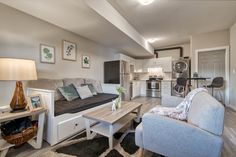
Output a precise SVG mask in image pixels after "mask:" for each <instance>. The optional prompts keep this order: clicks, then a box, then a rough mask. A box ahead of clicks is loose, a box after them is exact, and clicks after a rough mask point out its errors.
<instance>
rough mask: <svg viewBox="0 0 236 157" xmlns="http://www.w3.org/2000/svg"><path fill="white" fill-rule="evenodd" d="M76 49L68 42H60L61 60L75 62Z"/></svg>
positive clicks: (73, 44)
mask: <svg viewBox="0 0 236 157" xmlns="http://www.w3.org/2000/svg"><path fill="white" fill-rule="evenodd" d="M76 55H77V47H76V44H75V43H73V42H70V41H66V40H63V41H62V59H64V60H70V61H76Z"/></svg>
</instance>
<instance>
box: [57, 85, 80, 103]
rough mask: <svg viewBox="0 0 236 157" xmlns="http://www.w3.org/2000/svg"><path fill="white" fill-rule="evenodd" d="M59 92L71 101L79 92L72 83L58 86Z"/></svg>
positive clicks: (77, 96)
mask: <svg viewBox="0 0 236 157" xmlns="http://www.w3.org/2000/svg"><path fill="white" fill-rule="evenodd" d="M58 89H59V91H60V92H61V94H62V95H63V96H64V97H65V98H66V100H67V101H72V100H75V99H77V98H79V94H78V93H77V91H76V88H75V87H74V85H73V84H70V85H68V86H64V87H59V88H58Z"/></svg>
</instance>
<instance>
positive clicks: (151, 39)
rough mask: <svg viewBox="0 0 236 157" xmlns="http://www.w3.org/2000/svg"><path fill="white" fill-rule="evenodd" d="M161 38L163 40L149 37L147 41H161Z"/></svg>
mask: <svg viewBox="0 0 236 157" xmlns="http://www.w3.org/2000/svg"><path fill="white" fill-rule="evenodd" d="M159 40H161V39H160V38H150V39H148V40H147V41H148V42H149V43H155V42H156V41H159Z"/></svg>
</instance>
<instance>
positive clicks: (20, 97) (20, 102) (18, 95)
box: [10, 81, 27, 112]
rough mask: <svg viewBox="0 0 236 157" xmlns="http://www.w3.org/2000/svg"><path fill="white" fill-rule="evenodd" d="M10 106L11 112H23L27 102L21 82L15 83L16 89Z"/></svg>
mask: <svg viewBox="0 0 236 157" xmlns="http://www.w3.org/2000/svg"><path fill="white" fill-rule="evenodd" d="M10 106H11V109H12V112H20V111H25V108H26V106H27V101H26V99H25V95H24V90H23V84H22V82H21V81H16V88H15V92H14V95H13V98H12V100H11V103H10Z"/></svg>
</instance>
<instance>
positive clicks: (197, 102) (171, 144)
mask: <svg viewBox="0 0 236 157" xmlns="http://www.w3.org/2000/svg"><path fill="white" fill-rule="evenodd" d="M223 128H224V107H223V105H221V104H220V103H219V102H218V101H217V100H216V99H214V98H213V97H212V96H211V95H210V94H208V93H206V92H201V93H198V94H197V95H196V96H195V97H194V98H193V101H192V104H191V107H190V110H189V113H188V119H187V122H184V121H179V120H175V119H172V118H168V117H164V116H159V115H157V114H153V113H146V114H144V116H143V119H142V123H141V124H140V125H139V126H138V127H137V128H136V132H135V142H136V145H138V146H139V147H140V148H141V149H140V153H139V154H140V155H139V156H142V150H143V149H145V150H148V151H151V152H155V153H158V154H161V155H164V156H167V157H220V156H221V150H222V146H223V140H222V137H221V135H222V133H223Z"/></svg>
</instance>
